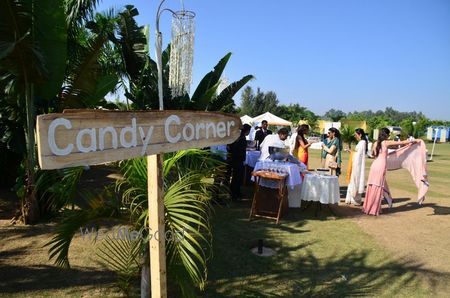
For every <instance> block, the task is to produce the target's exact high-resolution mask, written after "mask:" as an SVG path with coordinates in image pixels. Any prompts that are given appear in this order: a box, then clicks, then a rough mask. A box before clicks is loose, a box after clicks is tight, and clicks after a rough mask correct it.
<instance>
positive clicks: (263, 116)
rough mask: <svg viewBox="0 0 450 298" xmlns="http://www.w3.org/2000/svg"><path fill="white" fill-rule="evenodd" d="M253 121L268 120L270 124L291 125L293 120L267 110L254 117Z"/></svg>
mask: <svg viewBox="0 0 450 298" xmlns="http://www.w3.org/2000/svg"><path fill="white" fill-rule="evenodd" d="M252 120H253V122H255V123H256V122H259V123H261V121H263V120H266V121H267V123H268V124H269V125H278V126H291V125H292V122H290V121H287V120H284V119H283V118H280V117H278V116H275V115H274V114H272V113H270V112H265V113H264V114H261V115H259V116H256V117H254V118H253V119H252Z"/></svg>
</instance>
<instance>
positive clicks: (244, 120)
mask: <svg viewBox="0 0 450 298" xmlns="http://www.w3.org/2000/svg"><path fill="white" fill-rule="evenodd" d="M241 121H242V124H245V123H247V124H251V123H253V118H252V117H250V116H249V115H244V116H242V117H241Z"/></svg>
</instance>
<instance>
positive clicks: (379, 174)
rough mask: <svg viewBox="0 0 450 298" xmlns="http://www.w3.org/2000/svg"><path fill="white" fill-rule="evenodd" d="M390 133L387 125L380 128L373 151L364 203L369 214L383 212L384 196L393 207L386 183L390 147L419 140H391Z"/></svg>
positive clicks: (364, 210) (364, 208)
mask: <svg viewBox="0 0 450 298" xmlns="http://www.w3.org/2000/svg"><path fill="white" fill-rule="evenodd" d="M390 133H391V132H390V130H389V129H388V128H386V127H384V128H382V129H381V130H380V134H379V136H378V140H377V142H376V144H375V148H374V150H373V152H372V155H373V156H374V157H375V160H374V161H373V163H372V165H371V166H370V172H369V178H368V179H367V191H366V198H365V199H364V204H363V212H364V213H365V214H368V215H376V216H378V215H379V214H380V213H381V201H382V199H383V198H386V200H387V202H388V205H389V208H391V207H392V199H391V195H390V192H389V187H388V185H387V183H386V170H387V156H388V148H398V146H404V145H408V144H414V143H416V142H417V141H416V140H411V141H390V140H388V138H389V135H390Z"/></svg>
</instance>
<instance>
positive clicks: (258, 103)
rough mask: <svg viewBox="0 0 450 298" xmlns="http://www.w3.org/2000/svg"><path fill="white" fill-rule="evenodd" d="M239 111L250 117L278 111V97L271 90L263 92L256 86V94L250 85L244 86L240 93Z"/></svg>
mask: <svg viewBox="0 0 450 298" xmlns="http://www.w3.org/2000/svg"><path fill="white" fill-rule="evenodd" d="M240 107H241V113H242V114H243V115H249V116H252V117H255V116H258V115H260V114H263V113H265V112H271V113H273V114H277V113H278V99H277V95H276V93H275V92H273V91H268V92H263V91H261V89H260V88H259V87H258V88H257V89H256V94H255V93H254V92H253V89H252V88H251V87H246V88H245V89H244V91H243V92H242V94H241V106H240Z"/></svg>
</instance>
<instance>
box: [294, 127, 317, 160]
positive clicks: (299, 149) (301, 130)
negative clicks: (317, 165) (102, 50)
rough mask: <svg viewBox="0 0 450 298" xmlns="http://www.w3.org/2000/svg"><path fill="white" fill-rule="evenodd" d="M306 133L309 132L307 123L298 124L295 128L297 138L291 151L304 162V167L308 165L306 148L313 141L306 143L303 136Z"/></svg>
mask: <svg viewBox="0 0 450 298" xmlns="http://www.w3.org/2000/svg"><path fill="white" fill-rule="evenodd" d="M307 134H309V126H308V125H307V124H302V125H300V126H299V127H298V129H297V139H296V140H295V147H294V151H293V155H294V157H296V158H297V159H298V160H299V161H301V162H302V163H304V164H305V165H306V167H308V148H309V146H311V145H312V144H313V143H314V142H311V143H308V141H307V140H306V138H305V135H307Z"/></svg>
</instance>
